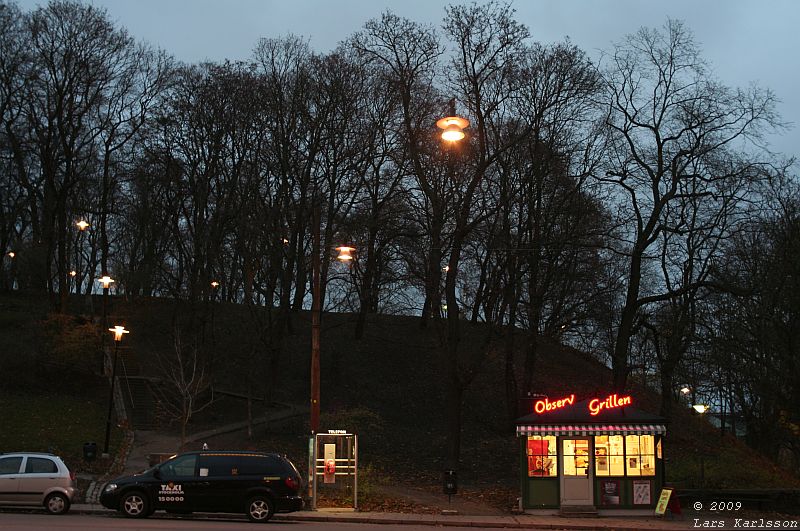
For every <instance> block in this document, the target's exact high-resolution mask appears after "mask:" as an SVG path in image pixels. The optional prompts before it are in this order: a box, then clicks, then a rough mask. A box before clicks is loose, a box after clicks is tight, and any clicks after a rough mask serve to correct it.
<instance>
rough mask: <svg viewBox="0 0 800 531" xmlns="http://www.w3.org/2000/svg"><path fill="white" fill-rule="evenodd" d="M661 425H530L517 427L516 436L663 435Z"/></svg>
mask: <svg viewBox="0 0 800 531" xmlns="http://www.w3.org/2000/svg"><path fill="white" fill-rule="evenodd" d="M666 433H667V428H666V426H664V425H663V424H574V425H564V424H559V425H545V424H531V425H519V426H517V435H519V436H522V435H556V436H576V435H577V436H584V435H665V434H666Z"/></svg>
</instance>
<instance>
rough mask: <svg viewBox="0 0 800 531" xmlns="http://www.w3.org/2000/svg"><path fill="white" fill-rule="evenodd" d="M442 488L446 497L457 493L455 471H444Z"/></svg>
mask: <svg viewBox="0 0 800 531" xmlns="http://www.w3.org/2000/svg"><path fill="white" fill-rule="evenodd" d="M442 486H443V488H444V493H445V494H447V495H448V496H451V495H453V494H456V493H457V492H458V476H457V475H456V471H455V470H445V471H444V482H443V485H442Z"/></svg>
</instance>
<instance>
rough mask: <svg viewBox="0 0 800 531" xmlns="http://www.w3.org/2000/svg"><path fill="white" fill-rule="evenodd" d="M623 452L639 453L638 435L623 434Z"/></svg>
mask: <svg viewBox="0 0 800 531" xmlns="http://www.w3.org/2000/svg"><path fill="white" fill-rule="evenodd" d="M625 453H626V455H631V456H633V455H636V456H638V455H639V436H638V435H626V436H625Z"/></svg>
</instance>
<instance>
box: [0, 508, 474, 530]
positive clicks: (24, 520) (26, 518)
mask: <svg viewBox="0 0 800 531" xmlns="http://www.w3.org/2000/svg"><path fill="white" fill-rule="evenodd" d="M0 529H2V530H3V531H82V530H87V531H92V530H97V531H101V530H105V529H120V530H126V529H127V530H136V531H139V530H156V531H160V530H163V531H168V530H173V529H178V530H180V529H187V530H192V531H211V530H233V529H249V530H253V531H255V530H257V529H270V530H273V531H311V530H314V531H321V530H323V529H331V530H334V531H372V530H375V531H378V530H382V531H387V530H388V529H398V530H403V531H430V529H431V528H430V526H427V525H386V524H350V523H334V522H287V521H280V520H274V521H271V522H270V523H269V524H267V527H264V526H260V525H257V524H251V523H249V522H245V521H242V520H232V519H228V520H226V519H224V518H220V519H214V520H209V519H205V518H204V519H199V518H192V517H185V518H173V517H169V518H168V517H160V518H159V517H151V518H147V519H144V520H132V519H129V518H123V517H119V516H105V515H80V514H67V515H64V516H51V515H48V514H33V513H7V512H4V513H0ZM447 529H448V530H452V531H458V530H463V531H467V530H469V531H475V528H474V527H447Z"/></svg>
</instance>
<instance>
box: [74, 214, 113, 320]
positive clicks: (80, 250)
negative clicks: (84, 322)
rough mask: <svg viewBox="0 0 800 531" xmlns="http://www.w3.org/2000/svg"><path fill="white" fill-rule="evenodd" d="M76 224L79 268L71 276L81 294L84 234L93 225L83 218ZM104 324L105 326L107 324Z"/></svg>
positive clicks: (76, 290)
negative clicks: (79, 274)
mask: <svg viewBox="0 0 800 531" xmlns="http://www.w3.org/2000/svg"><path fill="white" fill-rule="evenodd" d="M75 226H76V227H78V245H77V249H76V251H75V265H76V268H77V269H76V271H75V274H74V275H73V274H72V272H71V271H70V276H71V277H72V278H73V279H75V293H76V294H78V295H80V293H81V278H83V277H81V276H78V273H79V272H80V270H81V256H82V255H83V235H84V233H85V232H86V229H88V228H89V227H91V225H89V223H87V222H86V220H83V219H81V220H78V221H76V222H75ZM103 326H105V324H104V325H103Z"/></svg>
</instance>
